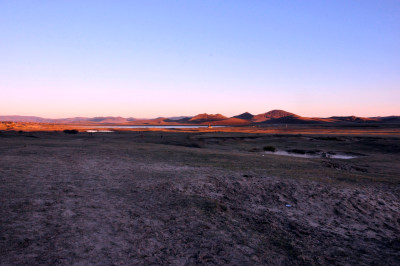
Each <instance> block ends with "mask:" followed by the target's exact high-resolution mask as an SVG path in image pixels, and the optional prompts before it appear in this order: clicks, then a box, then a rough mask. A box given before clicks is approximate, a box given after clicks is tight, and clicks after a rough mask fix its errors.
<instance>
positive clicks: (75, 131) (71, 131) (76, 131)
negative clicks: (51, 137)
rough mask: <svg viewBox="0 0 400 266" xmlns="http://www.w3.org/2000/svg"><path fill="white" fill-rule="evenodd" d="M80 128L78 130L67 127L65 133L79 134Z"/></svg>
mask: <svg viewBox="0 0 400 266" xmlns="http://www.w3.org/2000/svg"><path fill="white" fill-rule="evenodd" d="M78 132H79V131H78V130H76V129H66V130H64V133H65V134H78Z"/></svg>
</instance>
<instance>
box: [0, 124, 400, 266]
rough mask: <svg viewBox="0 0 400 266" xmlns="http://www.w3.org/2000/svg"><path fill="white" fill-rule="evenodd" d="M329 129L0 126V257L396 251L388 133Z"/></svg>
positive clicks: (301, 255)
mask: <svg viewBox="0 0 400 266" xmlns="http://www.w3.org/2000/svg"><path fill="white" fill-rule="evenodd" d="M249 130H253V129H249ZM329 130H330V131H331V132H330V133H329V134H327V133H326V132H325V133H324V134H322V135H321V134H316V133H317V132H318V131H314V130H308V131H307V130H306V129H304V130H303V131H302V132H303V134H282V132H280V133H279V134H266V133H265V132H264V133H263V132H260V131H257V130H254V131H255V132H253V133H246V132H245V133H243V132H212V131H204V132H202V131H193V132H169V131H151V130H149V131H146V132H144V131H141V132H140V131H119V132H113V133H94V134H91V133H84V132H80V133H79V134H73V135H69V134H64V133H63V132H46V131H42V132H17V131H2V132H1V133H0V204H1V206H0V263H1V264H99V265H109V264H116V265H126V264H143V265H148V264H177V265H185V264H189V265H190V264H240V265H254V264H266V265H277V264H278V265H279V264H281V265H289V264H290V265H292V264H357V265H370V264H392V265H395V264H399V261H400V164H399V161H400V141H399V140H400V139H399V135H396V133H393V132H394V131H393V132H392V131H391V132H392V133H391V134H382V132H378V133H376V134H371V133H369V134H363V132H362V129H357V130H358V131H357V132H358V133H357V132H356V133H354V132H352V133H351V134H344V133H343V132H341V134H338V132H334V129H329ZM222 131H223V130H222ZM225 131H229V130H225ZM305 133H306V134H305ZM265 146H273V147H276V149H277V150H284V151H287V150H298V151H319V152H324V153H328V152H330V153H349V154H350V153H351V154H354V155H357V156H358V157H357V158H354V159H350V160H342V159H332V158H326V157H324V158H299V157H290V156H280V155H275V154H268V153H265V152H264V151H263V147H265Z"/></svg>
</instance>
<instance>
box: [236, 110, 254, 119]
mask: <svg viewBox="0 0 400 266" xmlns="http://www.w3.org/2000/svg"><path fill="white" fill-rule="evenodd" d="M253 117H254V115H252V114H250V113H249V112H245V113H243V114H240V115H235V116H233V117H232V118H239V119H243V120H249V121H250V120H252V119H253Z"/></svg>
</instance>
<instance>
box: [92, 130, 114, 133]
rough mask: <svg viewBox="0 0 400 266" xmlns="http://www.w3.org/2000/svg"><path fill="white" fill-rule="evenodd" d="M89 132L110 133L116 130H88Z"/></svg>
mask: <svg viewBox="0 0 400 266" xmlns="http://www.w3.org/2000/svg"><path fill="white" fill-rule="evenodd" d="M86 132H88V133H109V132H114V131H111V130H86Z"/></svg>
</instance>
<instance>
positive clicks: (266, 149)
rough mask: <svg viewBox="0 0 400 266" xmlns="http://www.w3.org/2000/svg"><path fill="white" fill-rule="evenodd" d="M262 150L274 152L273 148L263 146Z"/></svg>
mask: <svg viewBox="0 0 400 266" xmlns="http://www.w3.org/2000/svg"><path fill="white" fill-rule="evenodd" d="M263 150H264V151H272V152H276V148H275V147H274V146H264V148H263Z"/></svg>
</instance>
